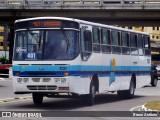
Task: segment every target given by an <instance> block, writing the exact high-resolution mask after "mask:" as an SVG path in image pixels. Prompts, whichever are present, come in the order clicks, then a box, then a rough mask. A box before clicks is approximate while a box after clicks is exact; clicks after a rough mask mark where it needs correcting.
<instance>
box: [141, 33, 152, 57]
mask: <svg viewBox="0 0 160 120" xmlns="http://www.w3.org/2000/svg"><path fill="white" fill-rule="evenodd" d="M143 37H144V48H145V55H146V56H150V55H151V50H150V39H149V36H143Z"/></svg>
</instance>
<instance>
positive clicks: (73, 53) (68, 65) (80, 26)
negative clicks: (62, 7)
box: [12, 17, 151, 105]
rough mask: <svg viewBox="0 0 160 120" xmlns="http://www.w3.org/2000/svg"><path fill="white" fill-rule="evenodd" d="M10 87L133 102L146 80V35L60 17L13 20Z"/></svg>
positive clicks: (35, 94)
mask: <svg viewBox="0 0 160 120" xmlns="http://www.w3.org/2000/svg"><path fill="white" fill-rule="evenodd" d="M14 41H15V42H14V50H13V67H12V70H13V77H12V78H13V85H14V93H15V94H27V93H31V94H32V98H33V103H34V104H35V105H37V104H42V103H43V97H53V98H54V97H82V98H84V99H83V100H85V103H87V105H93V104H94V102H95V96H96V94H103V93H108V92H117V95H118V96H119V97H122V98H133V97H134V92H135V89H136V88H140V87H142V86H145V85H147V84H149V83H150V82H151V78H150V72H151V51H150V38H149V34H147V33H144V32H137V31H134V30H129V29H124V28H120V27H115V26H110V25H104V24H99V23H93V22H88V21H84V20H79V19H73V18H65V17H36V18H28V19H20V20H16V21H15V40H14Z"/></svg>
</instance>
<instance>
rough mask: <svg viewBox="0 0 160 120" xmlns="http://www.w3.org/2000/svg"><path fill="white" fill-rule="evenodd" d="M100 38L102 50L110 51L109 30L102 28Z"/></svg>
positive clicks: (104, 51)
mask: <svg viewBox="0 0 160 120" xmlns="http://www.w3.org/2000/svg"><path fill="white" fill-rule="evenodd" d="M101 38H102V52H103V53H110V52H111V45H110V44H111V40H110V30H108V29H102V30H101Z"/></svg>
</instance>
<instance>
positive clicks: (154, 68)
mask: <svg viewBox="0 0 160 120" xmlns="http://www.w3.org/2000/svg"><path fill="white" fill-rule="evenodd" d="M157 81H158V76H157V65H154V64H152V66H151V85H152V86H153V87H155V86H157Z"/></svg>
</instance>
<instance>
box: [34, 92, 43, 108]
mask: <svg viewBox="0 0 160 120" xmlns="http://www.w3.org/2000/svg"><path fill="white" fill-rule="evenodd" d="M32 98H33V103H34V104H35V105H40V104H42V102H43V95H41V94H38V93H32Z"/></svg>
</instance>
